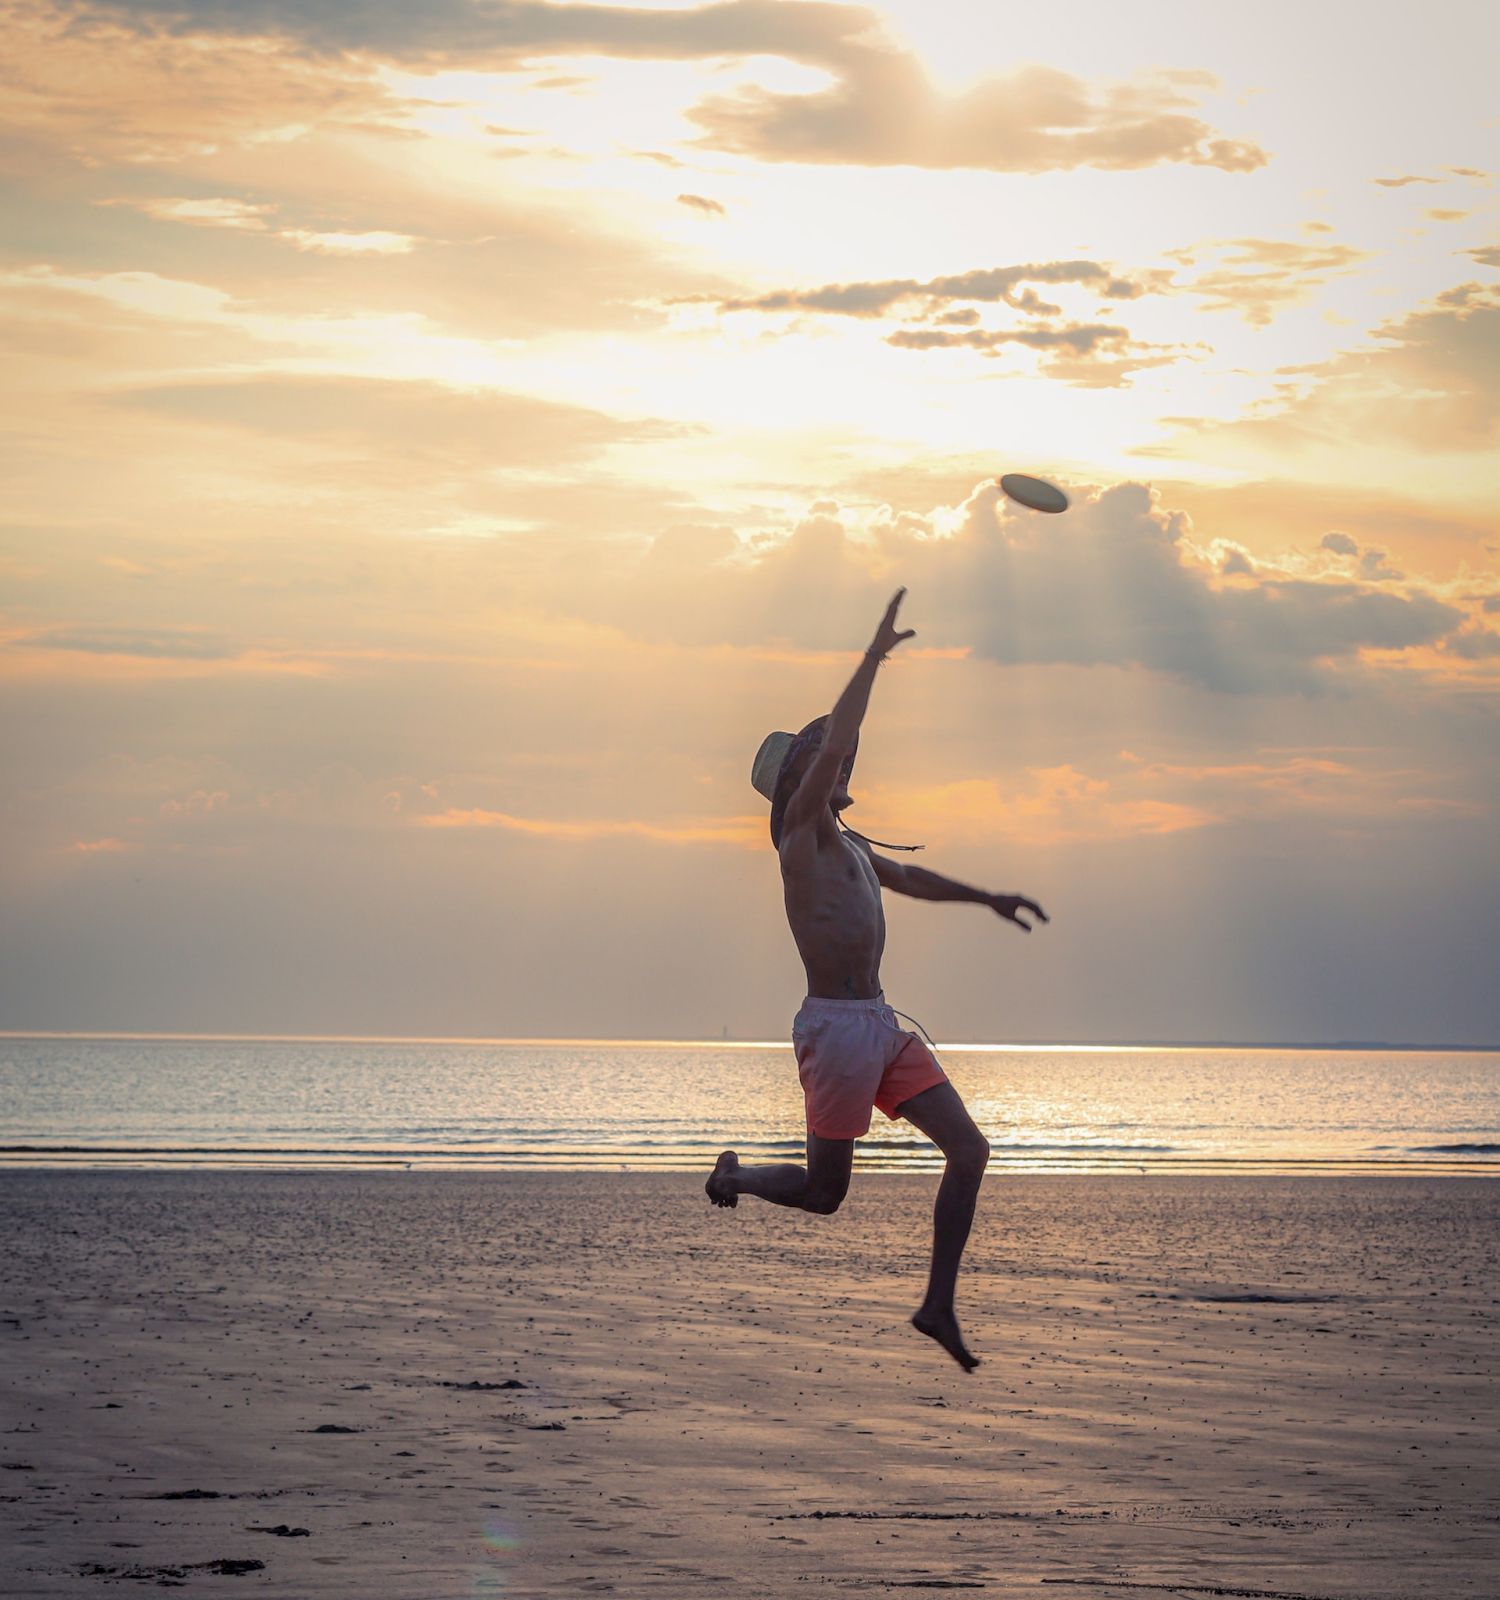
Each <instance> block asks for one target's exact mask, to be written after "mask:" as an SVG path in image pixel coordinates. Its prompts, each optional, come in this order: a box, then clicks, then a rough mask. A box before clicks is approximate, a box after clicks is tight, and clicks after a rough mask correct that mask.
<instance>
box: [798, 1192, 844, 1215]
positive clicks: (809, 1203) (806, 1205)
mask: <svg viewBox="0 0 1500 1600" xmlns="http://www.w3.org/2000/svg"><path fill="white" fill-rule="evenodd" d="M848 1192H849V1191H848V1190H847V1189H809V1190H808V1191H807V1193H806V1194H805V1195H804V1196H803V1197H802V1209H803V1210H804V1211H814V1212H816V1213H817V1214H818V1216H820V1217H831V1216H832V1215H833V1214H834V1212H835V1211H837V1210H838V1208H839V1207H840V1206H841V1205H843V1203H844V1196H845V1195H846V1194H847V1193H848Z"/></svg>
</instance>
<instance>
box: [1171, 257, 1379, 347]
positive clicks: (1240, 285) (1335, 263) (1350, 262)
mask: <svg viewBox="0 0 1500 1600" xmlns="http://www.w3.org/2000/svg"><path fill="white" fill-rule="evenodd" d="M1169 253H1170V255H1171V256H1172V259H1173V260H1176V261H1179V262H1181V263H1182V265H1183V266H1184V267H1185V268H1192V267H1197V266H1199V265H1200V264H1201V263H1202V262H1203V259H1204V257H1205V256H1207V257H1210V258H1213V264H1212V265H1209V266H1207V267H1205V268H1204V269H1203V270H1201V271H1199V272H1198V274H1197V276H1196V277H1189V278H1187V279H1185V280H1184V282H1183V285H1182V287H1183V288H1185V289H1186V290H1187V292H1189V293H1191V294H1195V295H1199V296H1201V297H1202V299H1203V301H1204V310H1205V311H1234V312H1238V313H1239V314H1240V315H1241V316H1242V317H1244V319H1245V320H1246V321H1247V322H1249V323H1252V324H1254V325H1255V326H1257V327H1264V326H1265V325H1266V324H1267V323H1269V322H1270V321H1271V319H1272V318H1273V317H1274V316H1275V315H1276V313H1277V312H1278V311H1281V310H1283V309H1284V308H1285V307H1287V306H1291V305H1298V304H1301V303H1302V302H1304V301H1306V300H1308V299H1310V298H1311V297H1312V295H1313V294H1315V293H1316V292H1317V291H1318V290H1319V289H1321V288H1322V287H1323V286H1324V285H1325V284H1326V283H1328V282H1330V281H1331V280H1332V279H1334V278H1337V277H1344V276H1347V275H1348V274H1349V273H1351V272H1353V271H1354V270H1355V268H1356V267H1357V266H1358V265H1359V264H1360V263H1361V262H1362V261H1367V260H1369V258H1370V252H1369V251H1368V250H1357V249H1355V248H1354V247H1353V246H1352V245H1342V244H1332V243H1329V244H1308V243H1305V242H1304V241H1301V240H1294V239H1224V240H1217V241H1213V242H1210V243H1205V244H1196V245H1191V246H1189V247H1188V248H1187V249H1185V250H1175V251H1171V252H1169Z"/></svg>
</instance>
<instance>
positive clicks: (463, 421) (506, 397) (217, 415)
mask: <svg viewBox="0 0 1500 1600" xmlns="http://www.w3.org/2000/svg"><path fill="white" fill-rule="evenodd" d="M111 401H112V403H113V404H115V405H119V406H127V407H130V408H132V409H135V410H142V411H150V412H155V413H158V414H162V415H169V416H172V417H174V418H181V419H186V420H190V421H192V422H194V423H198V424H209V425H213V426H219V427H233V428H243V429H247V430H250V431H252V432H255V433H260V434H266V435H272V436H276V437H280V438H287V439H292V440H294V441H297V442H299V443H302V442H305V441H312V440H320V441H325V442H327V443H329V444H332V445H334V446H336V447H343V448H346V449H349V450H353V451H355V452H358V453H361V454H367V455H396V456H403V457H407V456H420V457H433V458H447V459H450V460H461V461H465V462H469V463H472V464H474V465H476V466H479V467H482V468H486V469H488V468H496V467H500V468H504V467H526V468H536V467H538V466H541V465H544V464H545V465H548V466H552V467H562V466H566V465H567V464H568V463H570V462H577V461H581V460H588V459H592V458H593V457H594V456H595V455H596V454H597V453H598V452H599V451H600V450H601V449H602V448H604V447H605V446H607V445H610V444H618V443H623V442H627V441H632V440H642V439H655V438H661V437H664V436H666V435H669V434H670V433H672V432H673V431H674V430H672V429H671V428H669V427H668V426H666V425H665V424H661V423H655V422H649V421H646V422H629V421H623V420H621V419H618V418H614V417H610V416H607V415H605V414H604V413H603V412H599V411H591V410H588V409H587V408H585V407H582V406H568V405H561V404H558V403H556V402H553V401H547V400H538V399H535V398H533V397H531V396H528V395H515V394H505V393H502V392H497V391H495V390H484V389H457V388H453V387H450V386H448V385H445V384H439V383H427V382H422V381H418V380H415V379H395V378H384V379H380V378H354V377H344V376H338V375H331V376H324V377H317V376H308V377H303V376H298V375H291V374H288V375H274V376H268V377H259V378H225V379H199V380H195V381H191V382H185V383H173V384H158V385H154V386H151V387H149V388H139V389H131V390H124V391H120V392H118V393H116V394H114V395H113V396H111Z"/></svg>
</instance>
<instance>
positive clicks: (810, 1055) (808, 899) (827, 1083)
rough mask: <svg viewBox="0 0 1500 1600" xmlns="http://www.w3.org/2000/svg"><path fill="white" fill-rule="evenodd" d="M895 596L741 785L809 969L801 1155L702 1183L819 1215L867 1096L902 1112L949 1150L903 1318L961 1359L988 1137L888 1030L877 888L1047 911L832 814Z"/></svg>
mask: <svg viewBox="0 0 1500 1600" xmlns="http://www.w3.org/2000/svg"><path fill="white" fill-rule="evenodd" d="M905 594H906V590H905V589H900V590H898V591H897V592H896V595H895V598H894V599H893V600H892V601H891V603H890V605H889V606H887V607H886V612H885V616H884V617H883V618H882V619H881V623H880V626H879V628H878V629H877V630H876V632H875V638H874V641H873V642H872V643H871V645H870V648H869V649H868V650H866V651H865V656H864V660H863V661H861V662H860V664H859V667H858V669H857V670H856V671H855V674H854V676H853V677H852V678H851V679H850V680H849V686H848V687H847V688H846V689H845V690H844V692H843V694H841V695H840V696H839V699H838V704H837V705H835V706H834V708H833V711H832V713H831V714H830V715H828V716H824V717H819V718H817V719H816V720H815V721H813V722H810V723H808V725H807V726H806V727H805V728H804V729H803V730H802V731H801V733H799V734H797V735H796V736H795V738H794V737H793V736H792V735H791V734H786V733H773V734H770V735H768V736H767V738H766V740H765V743H764V744H762V745H761V748H760V753H759V754H758V755H757V756H756V758H755V767H754V771H753V773H752V776H751V782H752V783H754V785H755V787H756V788H757V789H758V790H759V791H760V793H761V794H763V795H764V796H765V797H766V799H768V800H769V801H770V802H771V842H772V843H773V844H774V845H775V846H776V849H777V852H778V854H779V855H780V857H781V880H782V886H783V891H784V896H785V901H786V916H787V921H788V923H790V924H791V929H792V937H793V938H794V939H795V940H796V942H797V950H798V952H799V954H800V955H801V957H802V964H803V966H804V967H805V968H806V969H807V998H806V1000H804V1001H803V1003H802V1009H801V1010H800V1011H799V1012H798V1013H797V1019H796V1021H795V1022H794V1023H793V1024H792V1046H793V1048H794V1049H795V1051H796V1053H797V1070H798V1074H799V1076H800V1078H801V1080H802V1091H803V1097H804V1099H805V1101H806V1104H807V1165H806V1167H799V1166H796V1165H793V1164H791V1163H787V1164H785V1165H782V1166H774V1167H742V1166H741V1165H740V1162H739V1157H738V1156H737V1155H736V1154H735V1153H734V1151H732V1150H726V1151H725V1152H724V1154H723V1155H721V1156H720V1157H719V1160H718V1163H717V1165H716V1166H715V1167H714V1170H713V1173H712V1175H711V1176H710V1177H709V1180H708V1183H707V1184H706V1185H705V1187H706V1189H707V1191H708V1197H709V1199H710V1200H712V1201H713V1202H714V1204H715V1205H719V1206H732V1205H736V1204H737V1203H738V1201H739V1197H740V1196H741V1195H742V1194H753V1195H758V1196H759V1197H760V1198H761V1199H762V1200H769V1201H770V1202H771V1203H772V1205H778V1206H795V1207H796V1208H797V1209H799V1210H801V1211H816V1212H820V1213H822V1214H824V1215H827V1214H830V1213H832V1212H834V1211H837V1210H838V1208H839V1204H840V1202H841V1201H842V1200H843V1198H844V1195H845V1194H846V1193H847V1192H848V1188H849V1171H850V1168H851V1166H852V1164H853V1160H854V1141H855V1140H856V1139H858V1138H861V1137H862V1136H863V1135H864V1134H866V1133H868V1132H869V1130H870V1110H871V1107H872V1106H879V1107H880V1109H881V1110H882V1111H883V1112H884V1113H885V1114H886V1116H887V1117H889V1118H891V1119H892V1120H894V1119H895V1118H897V1117H904V1118H905V1119H906V1120H907V1121H908V1122H910V1123H911V1124H912V1125H913V1126H914V1127H916V1128H918V1129H920V1130H921V1132H922V1133H924V1134H925V1135H926V1136H927V1137H928V1138H929V1139H931V1140H932V1142H933V1143H934V1144H935V1145H937V1147H938V1148H939V1149H940V1150H941V1151H942V1152H943V1155H944V1157H945V1158H946V1165H945V1167H944V1169H943V1181H942V1184H941V1185H940V1187H939V1188H938V1194H937V1205H936V1207H935V1208H934V1211H933V1237H932V1270H931V1273H930V1275H929V1277H928V1280H927V1295H926V1298H925V1299H924V1300H923V1301H922V1304H921V1305H920V1306H919V1307H918V1308H917V1311H916V1313H915V1315H914V1316H913V1317H912V1319H911V1320H912V1326H913V1327H914V1328H916V1329H917V1330H918V1331H919V1332H921V1333H925V1334H926V1335H927V1336H928V1338H930V1339H936V1340H937V1342H938V1343H939V1344H940V1345H942V1347H943V1348H944V1349H945V1350H946V1351H947V1352H948V1354H949V1355H951V1356H952V1357H953V1359H954V1360H955V1361H957V1362H958V1364H959V1365H960V1366H961V1367H963V1368H964V1369H965V1370H970V1369H972V1368H974V1367H976V1366H978V1365H979V1363H978V1361H977V1360H976V1359H975V1358H974V1357H973V1356H972V1355H970V1354H969V1351H968V1347H967V1346H966V1345H965V1344H964V1341H963V1335H962V1334H961V1333H960V1332H959V1328H958V1318H957V1316H956V1315H955V1314H954V1310H953V1291H954V1285H955V1283H956V1281H957V1278H958V1263H959V1258H960V1257H961V1256H962V1255H963V1249H964V1245H965V1243H966V1242H967V1240H968V1237H969V1227H970V1225H971V1224H972V1222H973V1220H974V1204H975V1201H976V1200H977V1199H978V1197H979V1185H980V1183H981V1182H982V1181H983V1178H984V1169H985V1164H986V1162H987V1161H988V1160H989V1154H990V1147H989V1142H988V1141H987V1140H986V1139H985V1137H984V1135H983V1134H982V1133H981V1132H980V1131H979V1129H978V1128H976V1127H975V1126H974V1122H973V1119H972V1118H971V1117H970V1116H969V1113H968V1111H967V1110H966V1109H965V1107H964V1103H963V1101H962V1100H960V1099H959V1097H958V1091H957V1090H956V1089H955V1088H954V1087H953V1085H952V1084H951V1083H949V1081H948V1079H947V1077H946V1075H945V1074H944V1072H943V1069H942V1068H941V1067H940V1066H939V1065H938V1063H937V1061H936V1059H935V1058H934V1056H933V1054H932V1052H931V1051H930V1050H929V1049H928V1048H927V1046H926V1045H925V1044H924V1043H923V1041H922V1040H921V1039H920V1038H918V1037H917V1035H916V1034H914V1033H908V1032H904V1031H903V1030H902V1029H900V1028H898V1027H897V1026H896V1014H895V1012H893V1011H892V1010H891V1008H890V1007H889V1006H888V1005H886V1003H885V995H884V993H883V991H882V990H881V987H880V957H881V952H882V951H883V950H884V948H885V913H884V911H883V909H882V907H881V902H880V891H881V890H882V889H893V890H895V891H896V893H898V894H906V895H910V896H911V897H912V898H913V899H916V900H957V901H967V902H969V903H972V904H976V905H985V906H989V907H990V908H991V909H992V910H993V911H996V912H998V913H999V915H1000V916H1002V917H1004V918H1005V919H1006V921H1008V922H1013V923H1014V924H1015V925H1016V926H1017V927H1018V928H1021V929H1023V930H1024V931H1025V932H1027V933H1030V932H1031V924H1030V923H1027V922H1023V921H1022V920H1021V917H1020V915H1019V913H1020V912H1022V911H1025V912H1027V913H1029V914H1030V915H1031V916H1033V917H1036V918H1037V919H1038V920H1040V921H1042V922H1046V921H1047V916H1046V913H1045V912H1043V910H1042V908H1041V907H1040V906H1039V905H1037V904H1036V902H1035V901H1034V900H1027V899H1025V898H1024V897H1023V896H1021V895H1016V894H987V893H986V892H985V891H984V890H983V889H970V888H968V887H967V886H966V885H964V884H962V883H955V882H954V881H953V879H951V878H944V877H940V876H939V875H938V874H937V873H936V872H928V871H926V870H925V869H924V868H922V867H918V866H904V865H902V864H901V863H900V862H897V861H892V860H889V859H888V858H887V857H885V856H882V855H877V854H876V853H875V851H874V850H872V849H871V848H870V845H871V843H872V842H874V841H870V840H866V839H865V838H864V837H863V836H862V835H860V834H857V833H854V832H853V831H852V830H849V829H846V828H844V827H843V825H842V824H841V822H840V820H839V813H840V812H841V811H843V810H844V809H846V808H847V807H848V806H850V805H852V804H853V801H852V800H851V799H850V797H849V779H850V776H851V775H852V773H853V770H854V754H855V750H856V747H857V746H858V743H859V727H860V723H861V722H863V721H864V715H865V708H866V707H867V706H868V704H869V701H870V687H871V685H872V684H873V683H874V681H875V673H876V669H877V668H878V667H879V666H880V664H881V662H882V661H884V660H885V658H886V657H887V656H888V655H889V654H890V652H891V651H892V650H893V649H895V647H896V646H897V645H898V644H900V643H901V642H902V640H904V639H910V638H911V637H912V636H913V634H914V632H915V629H912V628H908V629H906V630H905V631H904V632H897V630H896V612H897V610H898V609H899V608H900V605H901V601H902V598H903V596H904V595H905ZM887 848H889V846H887Z"/></svg>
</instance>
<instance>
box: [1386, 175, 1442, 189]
mask: <svg viewBox="0 0 1500 1600" xmlns="http://www.w3.org/2000/svg"><path fill="white" fill-rule="evenodd" d="M1370 181H1371V183H1378V184H1379V185H1380V187H1381V188H1382V189H1404V188H1405V187H1406V186H1407V185H1408V184H1409V183H1441V182H1442V181H1443V180H1442V179H1441V178H1426V177H1421V176H1419V175H1417V174H1415V173H1410V174H1407V175H1406V176H1404V177H1400V178H1372V179H1371V180H1370Z"/></svg>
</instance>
